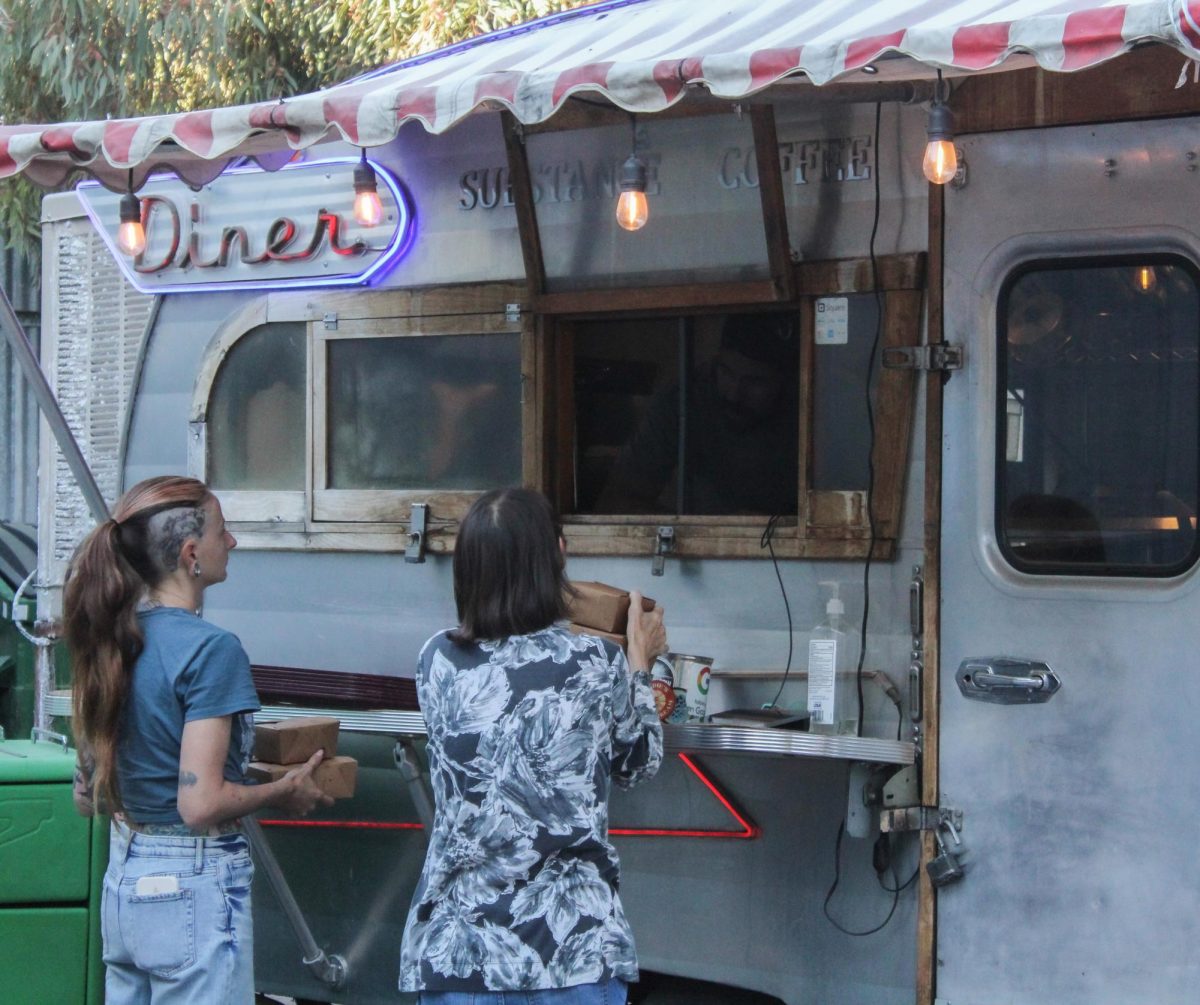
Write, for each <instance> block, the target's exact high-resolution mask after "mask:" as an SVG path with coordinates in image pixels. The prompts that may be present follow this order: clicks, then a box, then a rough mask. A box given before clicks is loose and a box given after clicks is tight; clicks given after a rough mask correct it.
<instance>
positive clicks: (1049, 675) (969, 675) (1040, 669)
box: [954, 656, 1062, 705]
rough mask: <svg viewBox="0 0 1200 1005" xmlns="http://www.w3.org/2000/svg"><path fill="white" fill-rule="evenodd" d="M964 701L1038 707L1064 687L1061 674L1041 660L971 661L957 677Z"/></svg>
mask: <svg viewBox="0 0 1200 1005" xmlns="http://www.w3.org/2000/svg"><path fill="white" fill-rule="evenodd" d="M954 679H955V680H956V681H957V682H958V689H959V690H960V691H961V692H962V693H963V697H965V698H973V699H974V700H975V701H986V702H991V703H992V704H995V705H1036V704H1040V703H1041V702H1045V701H1049V700H1050V699H1051V698H1053V697H1054V695H1055V694H1057V693H1058V689H1059V688H1061V687H1062V681H1061V680H1060V679H1059V676H1058V674H1056V673H1055V672H1054V671H1053V670H1051V669H1050V667H1049V665H1047V664H1045V663H1042V662H1040V661H1038V660H1023V659H1013V658H1012V657H1011V656H989V657H984V658H978V657H969V658H968V659H965V660H963V661H962V663H960V664H959V667H958V673H956V674H955V675H954Z"/></svg>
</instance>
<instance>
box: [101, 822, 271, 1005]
mask: <svg viewBox="0 0 1200 1005" xmlns="http://www.w3.org/2000/svg"><path fill="white" fill-rule="evenodd" d="M253 876H254V865H253V863H252V862H251V860H250V847H249V843H248V842H247V840H246V838H245V837H244V836H243V835H241V834H226V835H223V836H221V837H209V838H196V837H183V836H178V837H177V836H174V835H162V834H141V833H137V832H131V831H129V829H128V828H126V827H124V826H122V825H121V824H118V823H114V824H113V826H112V833H111V837H110V841H109V861H108V870H107V872H105V874H104V892H103V896H102V898H101V906H100V927H101V934H102V936H103V940H104V964H105V967H106V968H107V971H106V974H105V985H104V1000H105V1005H199V1003H212V1005H217V1003H220V1005H252V1003H253V1001H254V941H253V929H252V927H251V922H250V881H251V879H252V878H253Z"/></svg>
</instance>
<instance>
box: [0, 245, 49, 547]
mask: <svg viewBox="0 0 1200 1005" xmlns="http://www.w3.org/2000/svg"><path fill="white" fill-rule="evenodd" d="M0 283H3V284H4V289H5V291H6V292H7V293H8V297H9V299H10V300H11V301H12V304H13V307H15V308H16V311H17V317H18V318H20V319H21V324H22V325H24V327H25V332H26V334H27V335H28V336H29V340H30V341H31V342H32V343H33V348H34V350H35V351H36V350H37V348H38V343H39V342H40V341H41V312H40V309H39V306H38V298H39V293H38V281H37V276H36V275H35V274H34V271H33V269H32V268H31V267H30V265H29V263H28V262H27V261H25V259H24V258H23V257H22V256H21V255H20V254H18V253H17V252H16V251H14V250H13V249H11V248H6V249H4V250H3V251H0ZM0 520H8V521H14V522H17V523H35V522H36V521H37V405H36V404H35V403H34V400H33V395H32V394H31V393H30V391H29V389H28V388H27V387H26V386H25V382H24V380H23V378H22V377H21V371H20V369H19V368H18V366H17V362H16V360H15V359H13V355H12V352H11V351H10V350H9V348H8V345H7V343H3V342H0Z"/></svg>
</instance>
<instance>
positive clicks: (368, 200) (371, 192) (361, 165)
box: [354, 147, 383, 227]
mask: <svg viewBox="0 0 1200 1005" xmlns="http://www.w3.org/2000/svg"><path fill="white" fill-rule="evenodd" d="M354 219H355V220H357V221H358V222H359V223H361V224H362V225H363V226H364V227H378V226H379V224H380V223H382V222H383V203H382V202H380V201H379V191H378V188H377V183H376V180H375V169H374V168H373V167H371V165H370V164H368V163H367V149H366V147H363V151H362V159H361V160H360V161H359V162H358V166H357V167H356V168H355V169H354Z"/></svg>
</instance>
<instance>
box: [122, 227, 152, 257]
mask: <svg viewBox="0 0 1200 1005" xmlns="http://www.w3.org/2000/svg"><path fill="white" fill-rule="evenodd" d="M117 247H118V248H120V249H121V253H122V254H124V255H128V256H129V257H130V258H137V256H138V255H140V254H141V253H142V252H143V251H145V250H146V229H145V228H144V227H143V226H142V221H141V220H125V221H124V222H122V224H121V226H119V227H118V228H117Z"/></svg>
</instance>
